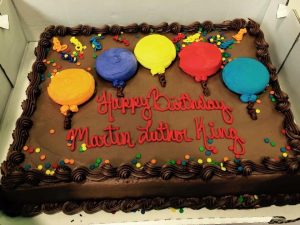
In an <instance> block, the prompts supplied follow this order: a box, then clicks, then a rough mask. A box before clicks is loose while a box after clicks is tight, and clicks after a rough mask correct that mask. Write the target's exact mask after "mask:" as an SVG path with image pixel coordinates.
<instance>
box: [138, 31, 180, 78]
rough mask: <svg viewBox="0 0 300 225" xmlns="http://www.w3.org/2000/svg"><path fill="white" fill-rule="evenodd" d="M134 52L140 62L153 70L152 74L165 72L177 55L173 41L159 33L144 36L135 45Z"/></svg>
mask: <svg viewBox="0 0 300 225" xmlns="http://www.w3.org/2000/svg"><path fill="white" fill-rule="evenodd" d="M134 54H135V57H136V58H137V60H138V61H139V63H140V64H142V65H143V66H144V67H146V68H147V69H150V70H151V74H152V75H155V74H163V73H164V72H165V69H166V68H167V67H168V66H169V65H170V64H171V63H172V61H173V60H174V59H175V57H176V49H175V46H174V44H173V43H172V41H170V39H168V38H167V37H165V36H163V35H159V34H151V35H148V36H146V37H143V38H142V39H141V40H140V41H139V42H138V43H137V44H136V46H135V49H134Z"/></svg>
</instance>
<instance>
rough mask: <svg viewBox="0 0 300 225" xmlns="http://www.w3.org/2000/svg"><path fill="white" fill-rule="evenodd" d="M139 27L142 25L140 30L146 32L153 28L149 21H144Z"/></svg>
mask: <svg viewBox="0 0 300 225" xmlns="http://www.w3.org/2000/svg"><path fill="white" fill-rule="evenodd" d="M139 27H140V31H141V32H142V33H145V34H147V33H149V32H150V29H151V26H150V25H149V24H147V23H142V24H140V25H139Z"/></svg>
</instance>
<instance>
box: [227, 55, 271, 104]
mask: <svg viewBox="0 0 300 225" xmlns="http://www.w3.org/2000/svg"><path fill="white" fill-rule="evenodd" d="M222 79H223V81H224V83H225V85H226V86H227V87H228V89H229V90H231V91H233V92H235V93H237V94H240V95H241V96H240V99H241V101H242V102H255V101H256V99H257V96H256V94H258V93H260V92H262V91H263V90H264V89H265V88H266V86H267V85H268V83H269V79H270V75H269V71H268V70H267V68H266V67H265V66H264V65H263V64H262V63H261V62H259V61H258V60H256V59H253V58H244V57H241V58H237V59H234V60H232V61H231V62H230V63H228V64H227V65H226V66H225V67H224V69H223V72H222Z"/></svg>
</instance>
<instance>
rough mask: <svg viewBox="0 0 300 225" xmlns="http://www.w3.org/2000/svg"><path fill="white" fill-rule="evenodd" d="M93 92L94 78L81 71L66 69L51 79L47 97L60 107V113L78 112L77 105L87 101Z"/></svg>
mask: <svg viewBox="0 0 300 225" xmlns="http://www.w3.org/2000/svg"><path fill="white" fill-rule="evenodd" d="M94 91H95V80H94V77H93V76H92V75H91V74H90V73H89V72H87V71H85V70H83V69H66V70H62V71H60V72H59V74H57V75H55V76H54V77H53V78H51V82H50V84H49V86H48V95H49V97H50V98H51V99H52V100H53V101H54V102H56V103H57V104H60V105H62V107H61V112H62V113H63V114H65V113H66V111H67V110H71V111H72V112H77V111H78V107H77V106H78V105H81V104H83V103H84V102H86V101H87V100H89V99H90V98H91V97H92V95H93V94H94Z"/></svg>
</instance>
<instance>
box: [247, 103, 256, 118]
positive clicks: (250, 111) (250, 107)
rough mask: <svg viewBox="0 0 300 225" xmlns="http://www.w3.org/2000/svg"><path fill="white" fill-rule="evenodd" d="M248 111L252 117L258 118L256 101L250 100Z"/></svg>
mask: <svg viewBox="0 0 300 225" xmlns="http://www.w3.org/2000/svg"><path fill="white" fill-rule="evenodd" d="M247 111H248V114H249V115H250V117H251V119H253V120H257V114H256V110H255V109H254V102H248V105H247Z"/></svg>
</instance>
